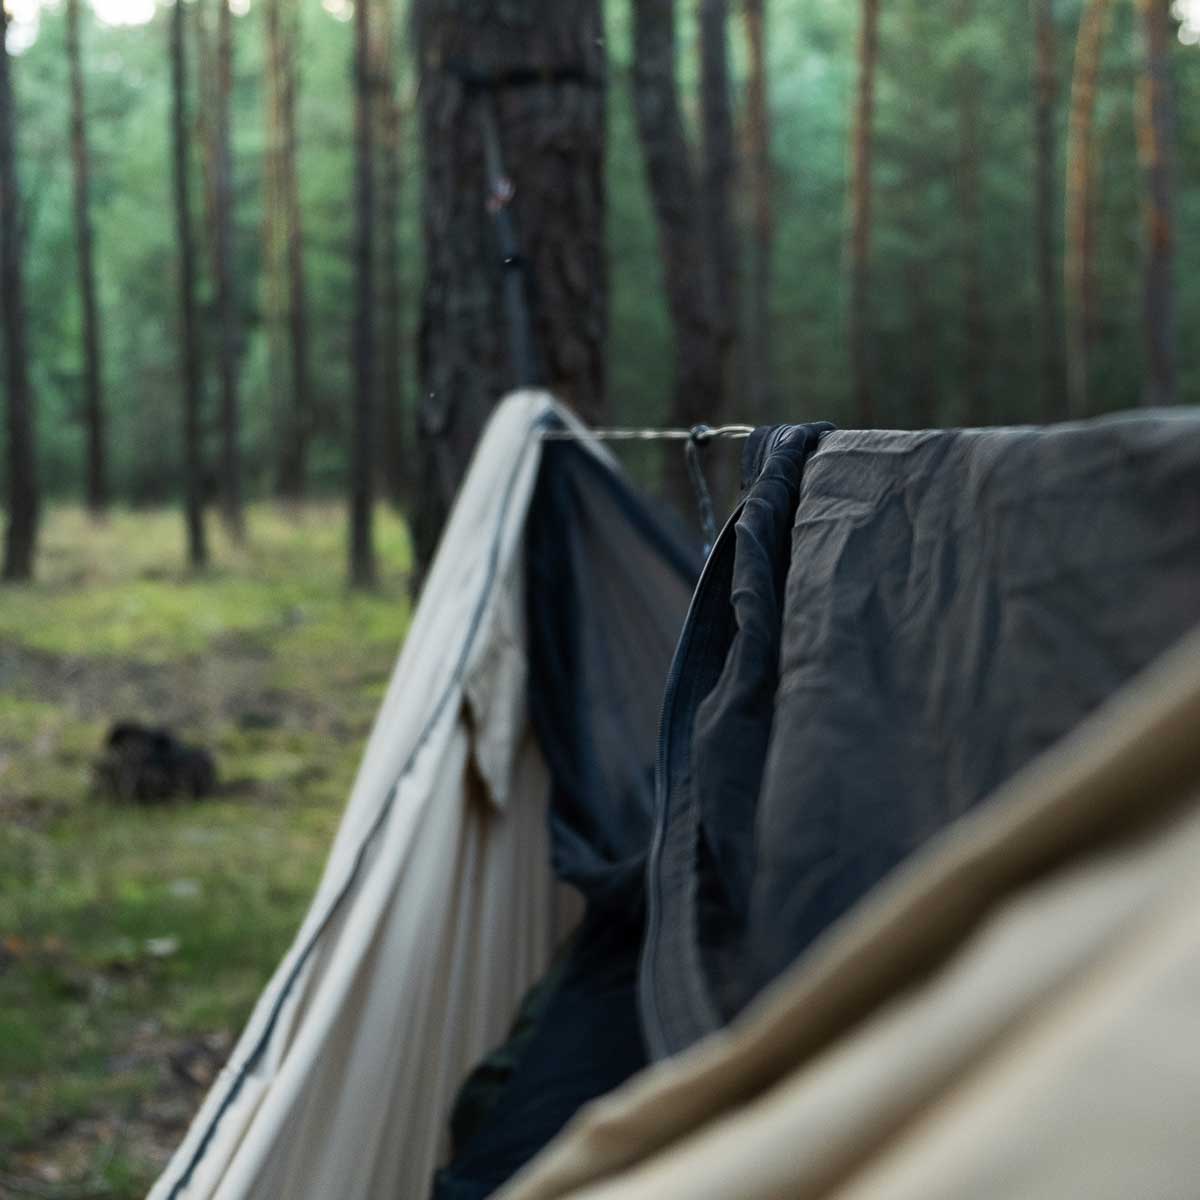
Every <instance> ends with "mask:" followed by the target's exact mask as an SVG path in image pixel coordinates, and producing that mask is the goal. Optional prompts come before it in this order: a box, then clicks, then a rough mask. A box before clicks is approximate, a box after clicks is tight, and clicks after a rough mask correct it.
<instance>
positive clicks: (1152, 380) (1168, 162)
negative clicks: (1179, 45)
mask: <svg viewBox="0 0 1200 1200" xmlns="http://www.w3.org/2000/svg"><path fill="white" fill-rule="evenodd" d="M1137 7H1138V16H1139V18H1140V20H1141V26H1142V45H1143V47H1144V52H1143V64H1144V65H1143V69H1142V75H1141V78H1140V82H1139V88H1138V93H1139V94H1138V101H1139V103H1138V110H1139V111H1138V157H1139V159H1140V161H1141V165H1142V174H1143V178H1144V181H1145V185H1144V186H1145V190H1144V193H1143V196H1144V200H1143V207H1144V211H1145V223H1146V265H1145V336H1146V375H1147V377H1146V386H1145V389H1144V391H1143V398H1144V401H1145V403H1147V404H1173V403H1174V402H1175V283H1174V218H1173V216H1172V182H1171V176H1172V173H1173V162H1172V160H1173V158H1174V152H1175V146H1174V141H1175V110H1174V100H1173V98H1172V95H1171V76H1170V64H1169V57H1168V56H1169V54H1170V49H1169V47H1170V34H1169V29H1168V21H1169V19H1168V13H1167V9H1168V0H1138V5H1137Z"/></svg>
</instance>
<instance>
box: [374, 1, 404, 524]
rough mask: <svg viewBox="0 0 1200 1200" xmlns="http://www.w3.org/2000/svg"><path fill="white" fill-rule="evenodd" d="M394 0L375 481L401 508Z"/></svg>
mask: <svg viewBox="0 0 1200 1200" xmlns="http://www.w3.org/2000/svg"><path fill="white" fill-rule="evenodd" d="M393 3H394V0H380V2H379V10H380V15H379V21H378V26H379V30H378V37H377V39H376V40H377V43H378V47H379V49H378V53H377V56H376V57H377V66H376V71H375V82H376V95H375V117H376V127H377V129H378V131H379V164H380V188H379V241H380V247H379V252H380V253H379V256H380V264H379V265H380V275H381V278H380V281H379V283H380V287H379V352H380V362H379V404H378V408H379V418H380V434H381V443H382V452H381V454H380V463H379V466H380V468H381V470H380V477H381V480H382V482H383V485H384V487H385V489H386V491H387V495H388V498H389V499H390V500H391V502H392V503H393V504H394V505H395V506H396V507H397V508H399V507H402V506H403V505H404V503H405V500H406V495H407V491H408V489H407V486H406V484H407V479H408V464H407V462H406V449H407V439H406V438H405V436H404V388H403V372H402V366H403V346H402V343H403V319H402V313H401V306H400V305H401V278H400V189H401V166H402V164H401V153H402V136H401V135H402V125H401V114H400V99H399V96H398V95H397V92H396V68H395V55H396V47H395V36H394V26H395V14H394V12H393Z"/></svg>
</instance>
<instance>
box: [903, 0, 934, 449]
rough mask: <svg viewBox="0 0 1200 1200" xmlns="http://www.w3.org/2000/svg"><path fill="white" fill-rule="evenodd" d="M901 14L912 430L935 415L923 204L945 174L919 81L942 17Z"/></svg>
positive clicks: (918, 11)
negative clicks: (906, 76)
mask: <svg viewBox="0 0 1200 1200" xmlns="http://www.w3.org/2000/svg"><path fill="white" fill-rule="evenodd" d="M901 13H902V16H903V18H904V25H903V31H904V39H905V42H906V43H907V55H906V59H905V63H906V70H907V71H908V73H909V76H910V78H911V79H912V80H914V81H917V82H915V83H914V85H913V86H911V87H908V88H906V95H905V98H906V102H907V103H906V114H905V124H906V126H907V129H908V132H909V136H908V139H907V141H906V147H905V153H904V162H905V171H904V182H903V186H902V188H901V193H900V195H898V196H896V197H895V200H894V206H895V214H896V218H897V220H898V222H899V224H900V226H901V228H902V229H903V230H904V232H905V233H906V235H907V237H908V241H909V253H908V255H907V261H906V262H905V264H904V283H905V290H906V293H907V297H906V303H907V308H908V329H909V336H908V355H909V379H908V388H909V393H908V398H907V405H906V407H907V414H906V416H907V418H908V421H909V424H910V425H912V426H913V427H915V428H917V429H933V428H936V427H937V425H938V423H939V419H940V410H941V392H940V386H939V385H940V381H941V373H940V370H939V363H938V340H939V339H938V322H937V315H936V313H935V311H934V304H933V298H934V295H935V289H934V287H933V279H934V278H935V277H936V272H937V264H936V263H934V262H932V261H931V252H930V220H931V218H930V215H929V203H928V202H929V186H930V182H931V179H938V180H940V179H941V177H942V175H943V173H944V172H943V163H942V161H941V155H940V153H939V150H938V139H937V135H936V131H935V130H934V123H933V119H932V114H933V110H934V106H935V105H936V104H937V99H936V98H935V97H933V96H931V95H930V93H929V90H928V89H927V88H925V87H924V86H923V84H922V82H920V81H923V80H927V79H932V78H933V77H934V75H933V72H934V70H935V67H934V56H933V53H932V48H933V46H934V45H935V44H936V35H937V33H939V32H940V31H941V28H942V25H941V22H942V17H941V15H940V14H938V13H937V12H931V11H930V9H929V7H928V5H927V3H926V0H906V2H905V3H904V5H903V7H902V10H901Z"/></svg>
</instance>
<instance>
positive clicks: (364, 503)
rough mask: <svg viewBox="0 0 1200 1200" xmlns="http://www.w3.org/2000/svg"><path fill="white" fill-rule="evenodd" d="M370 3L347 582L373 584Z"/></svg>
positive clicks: (358, 149)
mask: <svg viewBox="0 0 1200 1200" xmlns="http://www.w3.org/2000/svg"><path fill="white" fill-rule="evenodd" d="M370 11H371V6H370V4H368V3H365V2H360V3H358V4H356V5H355V6H354V272H355V310H354V327H353V330H352V333H351V339H350V344H351V346H352V347H353V353H354V364H353V366H354V370H353V375H354V419H353V421H352V423H351V442H350V582H351V584H352V585H353V586H354V587H360V588H365V587H373V586H374V584H375V543H374V539H373V537H372V517H373V508H374V498H375V486H374V485H375V481H374V471H375V468H374V462H373V455H372V448H373V443H374V430H373V429H372V425H373V420H372V412H373V408H374V405H373V400H374V397H373V394H372V393H373V391H374V386H375V334H374V329H373V307H374V305H373V301H374V283H373V272H372V267H373V260H374V254H375V250H374V225H375V201H374V178H373V176H374V171H373V163H372V142H373V138H372V136H371V133H372V130H371V22H370Z"/></svg>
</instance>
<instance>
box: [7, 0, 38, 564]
mask: <svg viewBox="0 0 1200 1200" xmlns="http://www.w3.org/2000/svg"><path fill="white" fill-rule="evenodd" d="M7 36H8V16H7V14H6V13H5V11H4V5H3V3H0V308H2V309H3V315H4V363H5V371H4V382H5V386H6V389H7V392H8V414H7V415H8V420H7V432H8V526H7V528H6V530H5V535H4V572H3V574H4V578H5V580H8V581H12V582H20V581H24V580H27V579H31V578H32V577H33V558H34V552H35V549H36V544H37V525H38V478H37V460H36V454H37V450H36V444H35V438H34V415H33V394H32V392H31V390H30V387H29V359H28V350H27V347H26V343H25V291H24V278H23V274H22V261H21V258H22V246H21V225H20V206H21V189H20V186H19V183H18V178H17V144H16V142H17V139H16V129H17V114H16V104H15V99H14V96H13V86H12V73H11V64H10V60H9V56H8V49H7Z"/></svg>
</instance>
